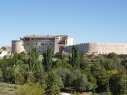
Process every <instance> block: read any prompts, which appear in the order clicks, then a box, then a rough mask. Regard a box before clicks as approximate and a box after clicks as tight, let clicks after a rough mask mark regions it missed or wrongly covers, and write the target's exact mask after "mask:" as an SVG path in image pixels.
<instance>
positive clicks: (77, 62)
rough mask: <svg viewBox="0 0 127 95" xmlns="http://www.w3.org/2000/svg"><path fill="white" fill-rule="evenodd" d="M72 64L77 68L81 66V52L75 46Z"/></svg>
mask: <svg viewBox="0 0 127 95" xmlns="http://www.w3.org/2000/svg"><path fill="white" fill-rule="evenodd" d="M71 64H72V66H74V67H76V68H79V67H80V52H79V50H78V48H76V47H75V46H73V47H72V57H71Z"/></svg>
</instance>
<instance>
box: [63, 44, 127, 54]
mask: <svg viewBox="0 0 127 95" xmlns="http://www.w3.org/2000/svg"><path fill="white" fill-rule="evenodd" d="M74 46H75V47H76V48H78V49H79V51H80V52H81V53H84V54H109V53H116V54H127V43H83V44H78V45H74ZM71 50H72V46H69V47H66V48H65V49H64V52H65V53H70V52H71Z"/></svg>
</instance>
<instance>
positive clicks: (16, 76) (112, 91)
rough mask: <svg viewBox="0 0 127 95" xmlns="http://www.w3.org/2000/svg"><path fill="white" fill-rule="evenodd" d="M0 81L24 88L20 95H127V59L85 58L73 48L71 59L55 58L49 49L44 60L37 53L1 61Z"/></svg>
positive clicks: (56, 56) (67, 57) (59, 56)
mask: <svg viewBox="0 0 127 95" xmlns="http://www.w3.org/2000/svg"><path fill="white" fill-rule="evenodd" d="M0 81H4V82H7V83H14V84H19V85H23V86H21V87H20V88H19V89H18V90H17V95H40V93H41V95H43V94H45V95H59V93H60V91H65V92H66V91H67V92H78V93H79V92H93V94H94V93H106V95H126V94H127V55H116V54H113V53H112V54H109V55H98V56H95V55H83V54H80V53H79V51H78V49H77V48H75V47H73V48H72V54H71V55H59V54H56V55H54V54H53V53H52V49H51V48H49V49H48V50H47V52H46V53H44V54H43V56H40V55H39V54H38V52H37V51H36V49H33V50H31V51H30V52H29V53H21V54H14V55H12V56H10V58H6V57H5V58H4V59H1V60H0ZM29 83H32V84H29ZM36 83H38V84H36ZM28 90H31V91H34V90H36V91H37V92H36V91H35V92H32V93H37V94H31V93H30V92H31V91H28Z"/></svg>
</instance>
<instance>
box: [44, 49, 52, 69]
mask: <svg viewBox="0 0 127 95" xmlns="http://www.w3.org/2000/svg"><path fill="white" fill-rule="evenodd" d="M43 57H44V59H43V60H44V61H43V64H44V67H45V70H46V71H48V70H50V69H51V68H52V57H53V50H52V48H51V47H48V49H47V51H46V52H45V53H44V54H43Z"/></svg>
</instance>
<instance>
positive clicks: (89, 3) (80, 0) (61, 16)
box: [0, 0, 127, 46]
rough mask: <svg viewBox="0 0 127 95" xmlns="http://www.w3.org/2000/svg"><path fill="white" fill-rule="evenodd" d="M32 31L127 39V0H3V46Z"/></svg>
mask: <svg viewBox="0 0 127 95" xmlns="http://www.w3.org/2000/svg"><path fill="white" fill-rule="evenodd" d="M31 34H35V35H50V34H51V35H57V34H66V35H69V36H71V37H73V38H74V39H75V43H83V42H127V0H0V46H4V45H11V40H16V39H19V38H20V37H23V36H24V35H31Z"/></svg>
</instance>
